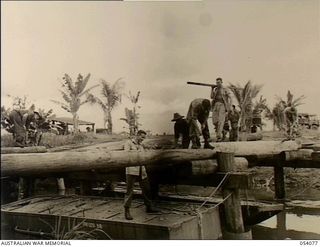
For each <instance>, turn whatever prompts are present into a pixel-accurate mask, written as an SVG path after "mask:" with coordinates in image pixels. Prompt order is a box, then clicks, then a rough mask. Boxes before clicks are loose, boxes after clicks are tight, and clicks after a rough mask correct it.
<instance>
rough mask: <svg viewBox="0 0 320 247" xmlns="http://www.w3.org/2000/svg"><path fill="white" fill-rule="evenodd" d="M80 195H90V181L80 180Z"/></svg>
mask: <svg viewBox="0 0 320 247" xmlns="http://www.w3.org/2000/svg"><path fill="white" fill-rule="evenodd" d="M80 195H82V196H90V195H92V183H91V181H85V180H81V181H80Z"/></svg>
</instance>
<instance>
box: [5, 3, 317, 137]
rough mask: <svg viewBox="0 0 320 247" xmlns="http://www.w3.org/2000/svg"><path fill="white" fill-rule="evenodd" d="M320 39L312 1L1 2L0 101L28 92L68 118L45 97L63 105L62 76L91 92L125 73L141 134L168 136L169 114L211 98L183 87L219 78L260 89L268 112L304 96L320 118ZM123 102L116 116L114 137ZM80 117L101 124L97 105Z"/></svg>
mask: <svg viewBox="0 0 320 247" xmlns="http://www.w3.org/2000/svg"><path fill="white" fill-rule="evenodd" d="M319 41H320V2H319V1H318V0H308V1H302V0H299V1H295V0H282V1H268V0H253V1H252V0H234V1H232V0H227V1H225V0H219V1H213V0H212V1H195V2H190V1H189V2H181V1H177V2H169V1H164V2H147V1H143V2H137V1H136V2H106V1H98V2H94V1H80V2H74V1H69V2H63V1H57V2H49V1H48V2H45V1H41V2H37V1H32V2H25V1H23V2H19V1H5V2H4V1H1V65H2V66H1V87H2V90H1V96H2V97H1V98H2V102H1V104H2V105H3V104H4V105H7V106H10V104H11V102H10V100H9V99H8V98H7V97H6V95H7V94H10V95H14V96H23V95H27V96H28V97H29V99H30V101H32V102H34V103H35V104H36V107H40V108H46V109H50V108H53V109H54V112H55V113H56V114H57V115H58V116H68V113H67V112H65V111H64V110H62V109H61V108H59V106H57V105H55V104H54V103H52V102H51V101H50V99H58V100H60V99H61V100H62V98H61V95H60V93H59V91H58V89H59V87H60V81H61V78H62V77H63V75H64V73H68V74H69V75H71V76H72V77H73V78H74V79H76V76H77V74H78V73H82V74H83V75H86V74H87V73H91V74H92V76H91V79H90V81H89V84H88V85H89V86H90V85H94V84H97V83H98V82H99V80H100V79H101V78H103V79H105V80H106V81H110V82H114V81H115V80H117V79H118V78H120V77H122V78H124V80H125V81H126V92H128V91H129V90H131V91H132V92H134V93H136V92H137V91H138V90H140V91H141V98H140V99H141V101H140V105H141V108H140V109H139V111H140V114H141V123H142V128H144V129H149V130H151V131H152V132H153V133H162V132H167V133H170V132H172V129H173V123H172V122H171V119H172V116H173V113H174V112H179V113H180V114H183V115H186V113H187V110H188V106H189V103H190V101H191V100H192V99H194V98H200V97H204V98H209V95H210V90H209V88H205V87H196V86H191V85H187V84H186V82H187V81H189V80H190V81H199V82H207V83H210V82H214V81H215V78H216V77H222V78H223V79H224V82H225V84H227V82H233V83H241V84H244V83H245V82H247V80H252V81H253V83H257V84H264V87H263V89H262V94H263V95H264V96H265V97H266V98H267V100H268V102H269V104H270V105H271V106H272V105H273V104H274V101H275V95H279V96H282V97H285V96H286V92H287V90H288V89H290V90H291V91H292V93H293V94H294V95H295V96H296V97H297V96H300V95H302V94H303V95H305V96H306V97H307V98H306V100H305V104H304V105H303V106H301V107H300V108H299V110H300V111H304V112H310V113H317V114H319V115H320V109H319V105H320V104H319V97H320V72H319V71H320V70H319V68H320V59H319V58H320V42H319ZM98 91H99V90H96V92H97V93H98ZM126 103H127V102H124V103H123V104H122V105H120V106H119V107H118V108H117V109H116V110H115V111H114V116H113V119H114V128H115V131H121V130H123V126H124V123H123V122H122V121H120V120H119V118H120V117H123V116H124V107H125V104H126ZM128 106H129V105H128ZM70 116H71V115H70ZM79 116H80V119H82V120H87V121H94V122H96V123H97V127H102V122H103V121H102V111H101V110H100V109H99V107H98V106H90V105H86V106H84V107H83V108H81V109H80V111H79Z"/></svg>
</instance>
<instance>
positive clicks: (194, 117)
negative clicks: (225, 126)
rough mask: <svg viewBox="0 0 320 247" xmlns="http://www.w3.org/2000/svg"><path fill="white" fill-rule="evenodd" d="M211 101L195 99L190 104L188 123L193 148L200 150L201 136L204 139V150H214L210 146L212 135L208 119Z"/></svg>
mask: <svg viewBox="0 0 320 247" xmlns="http://www.w3.org/2000/svg"><path fill="white" fill-rule="evenodd" d="M210 107H211V105H210V100H208V99H195V100H193V101H192V102H191V103H190V106H189V111H188V114H187V122H188V125H189V135H190V138H191V141H192V148H194V149H198V148H200V147H201V145H200V135H201V134H202V136H203V139H204V146H203V147H204V148H209V149H213V147H212V146H211V145H210V144H209V139H210V133H209V127H208V117H209V112H210ZM197 121H199V123H200V124H201V130H200V129H199V127H198V124H197Z"/></svg>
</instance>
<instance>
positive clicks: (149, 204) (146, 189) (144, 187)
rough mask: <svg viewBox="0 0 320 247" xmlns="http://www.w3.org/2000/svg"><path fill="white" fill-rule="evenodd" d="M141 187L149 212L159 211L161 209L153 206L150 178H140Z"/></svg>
mask: <svg viewBox="0 0 320 247" xmlns="http://www.w3.org/2000/svg"><path fill="white" fill-rule="evenodd" d="M139 184H140V188H141V191H142V195H143V200H144V204H145V205H146V212H147V213H158V212H159V211H158V210H156V209H155V208H153V206H152V201H151V199H150V198H151V193H150V184H149V180H148V178H144V179H142V178H140V179H139Z"/></svg>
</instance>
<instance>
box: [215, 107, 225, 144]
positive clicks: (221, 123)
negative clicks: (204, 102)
mask: <svg viewBox="0 0 320 247" xmlns="http://www.w3.org/2000/svg"><path fill="white" fill-rule="evenodd" d="M216 105H217V108H218V109H217V111H218V123H217V128H216V131H217V141H221V140H222V130H223V126H224V122H225V120H226V108H225V106H224V104H223V103H220V102H219V103H216Z"/></svg>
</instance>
